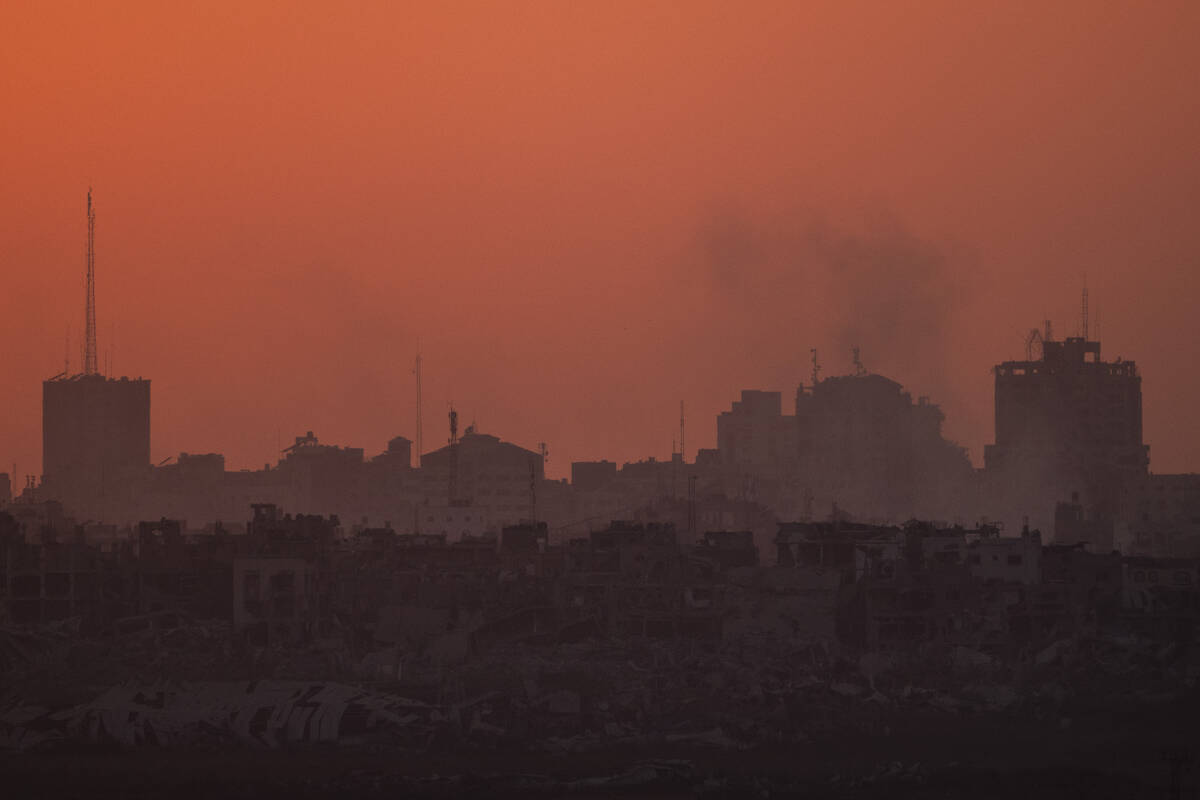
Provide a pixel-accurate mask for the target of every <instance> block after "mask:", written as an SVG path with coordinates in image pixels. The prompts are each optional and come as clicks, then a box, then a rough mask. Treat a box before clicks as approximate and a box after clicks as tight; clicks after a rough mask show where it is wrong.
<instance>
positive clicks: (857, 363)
mask: <svg viewBox="0 0 1200 800" xmlns="http://www.w3.org/2000/svg"><path fill="white" fill-rule="evenodd" d="M850 350H851V352H852V353H854V375H855V377H859V378H861V377H862V376H863V375H866V374H867V371H866V369H864V368H863V363H862V358H861V357H860V356H859V350H858V345H855V346H854V347H852V348H850Z"/></svg>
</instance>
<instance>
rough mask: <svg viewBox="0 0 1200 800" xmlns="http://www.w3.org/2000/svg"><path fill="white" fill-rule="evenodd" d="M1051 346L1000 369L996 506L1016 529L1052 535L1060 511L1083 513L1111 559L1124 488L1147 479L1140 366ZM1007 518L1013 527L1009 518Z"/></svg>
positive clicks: (1073, 340)
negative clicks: (1066, 507) (1071, 506)
mask: <svg viewBox="0 0 1200 800" xmlns="http://www.w3.org/2000/svg"><path fill="white" fill-rule="evenodd" d="M1037 338H1040V339H1041V340H1042V341H1041V358H1040V359H1038V360H1033V359H1032V358H1031V356H1032V352H1031V353H1027V358H1026V360H1024V361H1005V362H1004V363H1002V364H999V365H998V366H996V368H995V370H994V371H995V376H996V395H995V400H996V428H995V439H996V440H995V443H994V444H990V445H987V446H986V447H985V449H984V464H985V470H986V474H987V488H988V493H987V502H988V504H989V505H990V506H992V511H993V513H994V514H995V515H996V517H997V518H1000V519H1004V521H1005V522H1006V523H1008V524H1009V525H1010V526H1011V525H1015V524H1018V523H1019V521H1020V520H1019V517H1027V518H1028V520H1029V523H1030V525H1032V526H1034V527H1038V528H1041V529H1043V530H1050V529H1051V527H1052V521H1053V520H1054V515H1055V506H1056V504H1057V503H1059V502H1066V501H1070V500H1072V498H1074V499H1075V501H1076V502H1077V504H1078V505H1080V507H1081V513H1082V520H1081V521H1082V522H1086V523H1087V524H1086V525H1085V526H1083V528H1081V529H1086V531H1087V533H1086V534H1085V536H1086V538H1087V539H1089V540H1092V543H1093V544H1094V545H1095V546H1097V547H1099V548H1101V549H1105V548H1107V549H1111V547H1112V544H1113V540H1112V535H1113V533H1112V532H1113V522H1114V520H1115V519H1116V518H1117V517H1118V516H1119V515H1120V514H1121V511H1122V510H1121V509H1120V508H1119V505H1120V498H1121V496H1122V487H1123V486H1124V485H1126V484H1127V483H1128V482H1129V481H1131V480H1139V479H1141V478H1144V477H1145V476H1146V474H1147V470H1148V466H1149V448H1148V447H1147V445H1146V444H1145V443H1144V442H1143V441H1142V379H1141V377H1140V376H1139V375H1138V371H1137V366H1136V365H1135V364H1134V362H1132V361H1124V360H1122V359H1120V358H1118V359H1117V360H1115V361H1104V360H1103V359H1102V358H1101V357H1100V342H1098V341H1090V340H1088V339H1087V338H1086V337H1068V338H1066V339H1065V340H1063V341H1056V340H1054V339H1052V338H1051V337H1050V336H1048V335H1046V336H1042V337H1037ZM1004 515H1007V517H1008V518H1005V516H1004Z"/></svg>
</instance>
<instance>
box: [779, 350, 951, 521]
mask: <svg viewBox="0 0 1200 800" xmlns="http://www.w3.org/2000/svg"><path fill="white" fill-rule="evenodd" d="M943 419H944V415H943V414H942V411H941V409H940V408H939V407H938V406H937V405H936V404H934V403H932V402H930V401H929V399H928V398H926V397H920V398H918V399H917V401H916V402H913V399H912V397H911V395H909V394H908V393H907V392H905V391H904V390H903V388H902V387H901V386H900V384H898V383H896V382H895V381H892V380H889V379H888V378H885V377H883V376H882V375H874V374H870V373H862V374H855V375H843V376H835V377H830V378H824V379H821V380H819V381H817V382H816V383H814V384H812V385H810V386H808V387H805V386H803V385H801V386H800V387H799V388H798V389H797V390H796V427H797V437H796V439H797V453H798V457H799V483H800V485H801V486H802V487H803V491H804V492H805V494H806V497H807V504H808V506H809V507H811V506H812V505H814V504H815V505H816V507H818V508H828V507H829V506H830V505H831V504H833V503H837V504H838V505H839V506H841V507H843V508H847V509H853V510H854V513H855V514H856V515H858V516H859V517H860V518H865V519H877V520H887V521H894V522H901V521H903V520H906V519H911V518H914V517H915V518H922V519H929V518H935V519H953V518H955V517H959V516H965V515H967V514H969V513H970V511H969V510H968V509H966V508H963V507H962V505H963V504H962V500H963V495H964V494H965V493H966V492H967V490H968V488H969V487H970V484H971V482H972V480H973V470H972V468H971V463H970V461H969V460H968V458H967V456H966V451H965V450H963V448H961V447H959V446H958V445H955V444H953V443H952V442H949V441H947V440H946V439H945V438H944V437H943V436H942V421H943Z"/></svg>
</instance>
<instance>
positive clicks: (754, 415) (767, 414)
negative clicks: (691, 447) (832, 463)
mask: <svg viewBox="0 0 1200 800" xmlns="http://www.w3.org/2000/svg"><path fill="white" fill-rule="evenodd" d="M794 422H795V420H793V419H790V418H788V417H785V416H783V398H782V395H781V394H780V393H779V392H764V391H760V390H757V389H743V390H742V399H741V400H735V401H734V402H733V406H732V407H731V408H730V410H729V411H722V412H721V414H720V415H719V416H718V417H717V450H718V451H719V452H720V455H721V461H722V463H724V464H726V465H727V466H730V467H736V468H742V469H746V470H757V471H763V472H777V471H779V470H780V469H786V467H787V465H790V464H791V463H792V462H793V461H794V460H795V442H796V439H795V425H794Z"/></svg>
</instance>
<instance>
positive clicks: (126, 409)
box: [42, 374, 150, 517]
mask: <svg viewBox="0 0 1200 800" xmlns="http://www.w3.org/2000/svg"><path fill="white" fill-rule="evenodd" d="M149 468H150V381H148V380H143V379H141V378H138V379H136V380H131V379H129V378H120V379H116V378H106V377H104V376H103V375H97V374H92V375H88V374H83V375H70V376H65V375H64V376H59V377H56V378H51V379H50V380H48V381H44V382H43V383H42V485H43V487H44V491H45V494H46V496H47V497H53V498H55V499H58V500H61V501H62V502H63V503H64V504H65V505H66V506H67V508H68V509H70V510H71V511H73V512H75V513H77V514H81V515H84V516H96V517H99V516H101V515H102V512H104V511H106V510H111V509H115V508H124V507H126V505H127V504H128V503H129V502H130V501H131V499H132V496H133V492H134V489H135V487H136V486H137V485H139V481H141V480H142V479H144V478H145V476H146V473H147V472H148V470H149Z"/></svg>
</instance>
